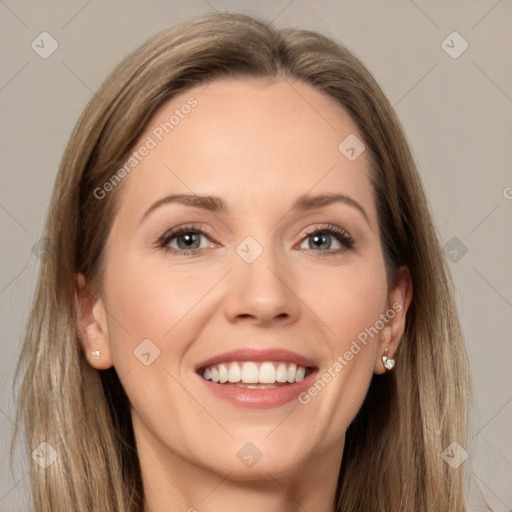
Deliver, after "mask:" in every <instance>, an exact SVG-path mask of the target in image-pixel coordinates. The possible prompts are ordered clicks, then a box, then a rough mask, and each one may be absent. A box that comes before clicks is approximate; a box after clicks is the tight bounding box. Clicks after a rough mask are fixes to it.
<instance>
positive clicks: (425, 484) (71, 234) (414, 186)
mask: <svg viewBox="0 0 512 512" xmlns="http://www.w3.org/2000/svg"><path fill="white" fill-rule="evenodd" d="M223 76H224V77H225V76H234V77H236V76H250V77H259V78H267V79H273V78H278V77H282V78H284V79H292V80H301V81H304V82H306V83H307V84H310V85H311V86H312V87H314V88H316V89H317V90H320V91H322V92H323V93H325V94H326V95H327V96H328V97H330V98H331V99H332V100H334V101H335V102H337V103H338V104H339V105H340V106H341V107H343V108H344V109H345V110H346V111H347V112H348V113H349V114H350V116H351V117H352V119H353V121H354V122H355V123H356V125H357V127H358V128H359V132H360V134H361V137H362V138H363V139H364V143H365V145H366V149H367V152H368V153H367V154H368V155H369V156H370V162H371V179H372V183H373V186H374V197H375V201H376V205H377V210H378V217H379V226H380V234H381V241H382V247H383V251H384V255H385V261H386V269H387V276H388V280H389V281H390V282H392V281H393V279H394V278H395V275H396V270H397V268H398V267H399V266H400V265H406V266H407V267H408V268H409V271H410V275H411V278H412V282H413V288H414V296H413V300H412V303H411V306H410V308H409V311H408V314H407V320H406V330H405V334H404V337H403V340H402V343H401V345H400V348H399V350H398V353H397V354H396V359H397V366H396V369H395V370H394V371H393V372H389V373H387V374H385V375H375V376H374V378H373V380H372V383H371V385H370V389H369V392H368V395H367V397H366V399H365V402H364V404H363V406H362V408H361V410H360V411H359V413H358V415H357V417H356V418H355V420H354V421H353V423H352V424H351V425H350V427H349V429H348V431H347V435H346V444H345V449H344V454H343V460H342V465H341V468H340V473H339V479H338V488H337V495H336V500H337V501H336V510H337V511H338V512H341V511H343V512H356V511H365V512H368V511H375V512H377V511H378V512H386V511H389V512H391V511H392V512H398V511H404V512H412V511H414V512H431V511H443V512H461V511H467V504H466V500H465V486H466V484H465V481H466V480H465V476H464V475H465V473H464V467H465V465H462V466H461V467H460V468H458V469H453V468H452V467H450V466H449V465H448V464H446V463H445V462H444V460H443V458H442V456H441V453H442V452H443V450H444V449H445V448H446V447H447V446H448V445H450V444H451V443H452V442H457V443H459V444H460V445H461V446H465V443H466V425H467V417H468V393H469V378H468V365H467V356H466V351H465V346H464V343H463V339H462V333H461V328H460V325H459V320H458V315H457V310H456V307H455V304H454V299H453V284H452V281H451V277H450V275H449V271H448V269H447V266H446V262H445V259H444V257H443V255H442V251H441V248H440V244H439V241H438V238H437V236H436V232H435V229H434V228H433V223H432V220H431V215H430V212H429V208H428V205H427V202H426V198H425V193H424V190H423V187H422V184H421V180H420V178H419V176H418V172H417V170H416V167H415V164H414V161H413V159H412V156H411V153H410V150H409V148H408V145H407V142H406V139H405V136H404V134H403V131H402V128H401V126H400V123H399V121H398V120H397V117H396V115H395V113H394V111H393V108H392V107H391V105H390V103H389V102H388V100H387V99H386V97H385V96H384V94H383V92H382V91H381V89H380V87H379V86H378V85H377V83H376V82H375V80H374V79H373V77H372V76H371V74H370V73H369V72H368V71H367V70H366V69H365V67H364V66H363V65H362V64H361V63H360V62H359V61H358V60H357V59H356V58H355V57H354V56H353V55H352V54H351V53H350V52H349V51H348V50H347V49H345V48H344V47H342V46H341V45H339V44H337V43H335V42H333V41H332V40H330V39H328V38H326V37H324V36H322V35H319V34H316V33H313V32H309V31H304V30H296V29H281V30H277V29H276V28H274V27H272V26H271V25H270V24H268V23H266V22H263V21H261V20H257V19H255V18H253V17H249V16H246V15H242V14H233V13H227V12H224V13H216V14H213V15H211V16H207V17H204V18H201V19H197V20H193V21H191V22H189V23H187V24H183V25H180V26H178V27H177V28H174V29H171V30H169V31H165V32H164V33H162V34H159V35H158V36H156V37H154V38H153V39H151V40H150V41H149V42H147V43H145V44H144V45H143V46H142V47H140V48H139V49H138V50H136V51H135V52H134V53H133V54H132V55H130V56H128V57H127V58H126V59H124V60H123V62H122V63H121V64H120V65H119V66H118V67H117V68H116V69H115V70H114V71H113V72H112V74H111V75H110V76H109V77H108V78H107V79H106V81H105V82H104V83H103V85H102V86H101V87H100V89H99V90H98V92H97V94H96V95H95V96H94V97H93V98H92V99H91V101H90V102H89V104H88V105H87V107H86V108H85V110H84V112H83V114H82V116H81V117H80V119H79V121H78V123H77V125H76V127H75V129H74V131H73V134H72V135H71V139H70V141H69V143H68V146H67V148H66V151H65V154H64V156H63V158H62V162H61V165H60V168H59V172H58V175H57V178H56V182H55V186H54V190H53V195H52V199H51V204H50V209H49V213H48V217H47V222H46V226H45V234H44V236H45V240H46V250H45V251H43V254H42V257H41V267H40V273H39V280H38V284H37V289H36V292H35V297H34V302H33V306H32V310H31V313H30V316H29V319H28V322H27V328H26V333H25V338H24V344H23V348H22V352H21V357H20V362H19V366H18V378H21V377H22V383H21V390H20V396H19V402H18V421H22V422H23V423H24V430H25V432H26V434H27V439H28V449H29V453H30V452H31V451H32V450H33V449H35V448H36V447H37V446H38V445H40V443H42V442H47V443H49V445H51V446H52V447H53V449H54V450H55V451H56V453H57V454H58V458H57V460H56V461H55V462H53V464H51V465H50V466H49V467H47V468H46V469H43V468H41V467H40V466H39V465H38V464H35V463H32V464H31V481H32V492H33V499H34V502H35V507H36V510H37V512H58V511H66V512H68V511H70V510H77V511H78V510H79V511H99V510H100V511H102V512H141V511H142V509H143V502H144V496H143V486H142V478H141V472H140V466H139V462H138V457H137V452H136V447H135V441H134V436H133V430H132V427H131V420H130V415H129V406H128V401H127V398H126V395H125V394H124V391H123V388H122V385H121V382H120V378H119V376H118V375H117V374H116V372H115V370H114V369H113V368H112V369H110V370H106V371H96V370H94V369H92V368H91V366H90V365H89V364H88V363H87V362H86V360H85V358H84V356H83V353H82V350H81V346H80V343H79V340H78V335H77V327H76V325H77V318H76V303H75V300H76V299H75V294H76V285H75V275H76V273H77V272H81V273H83V274H84V275H85V276H86V278H88V279H89V280H91V281H92V282H100V281H101V271H102V258H103V253H104V251H103V250H104V247H105V242H106V240H107V237H108V234H109V229H110V226H111V225H112V219H113V215H114V213H115V204H116V200H117V199H116V198H117V197H118V196H119V193H120V190H119V189H121V188H122V185H121V186H119V187H116V190H114V191H113V192H111V193H110V194H107V195H106V197H104V198H103V199H101V200H98V199H97V197H95V195H94V190H95V189H97V187H101V185H102V184H103V183H105V182H106V181H107V180H108V179H109V178H110V177H111V176H112V174H113V172H115V170H117V169H119V167H120V166H122V164H123V162H124V160H125V159H126V157H127V155H128V154H129V153H130V151H131V149H132V147H133V145H134V143H135V142H136V140H137V139H138V138H139V136H140V135H141V133H142V132H143V130H144V129H145V127H146V125H147V123H148V121H149V119H150V118H151V117H152V115H153V114H154V113H155V112H156V110H157V109H158V108H159V107H160V106H161V105H162V104H163V103H164V102H165V101H167V100H168V99H170V98H171V97H173V96H174V95H176V94H178V93H180V92H183V91H185V90H187V89H188V88H191V87H193V86H197V85H199V84H201V83H206V82H208V81H211V80H214V79H216V78H217V77H223ZM121 377H122V376H121ZM29 460H30V459H29Z"/></svg>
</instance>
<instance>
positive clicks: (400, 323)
mask: <svg viewBox="0 0 512 512" xmlns="http://www.w3.org/2000/svg"><path fill="white" fill-rule="evenodd" d="M412 288H413V287H412V280H411V275H410V273H409V269H408V268H407V267H400V268H399V269H398V272H397V276H396V279H395V282H394V284H393V286H392V287H391V289H390V290H389V293H388V304H387V310H386V311H385V312H384V316H385V318H386V322H385V326H384V327H383V328H382V330H381V333H380V337H379V344H378V345H379V348H378V351H377V358H376V360H375V368H374V373H377V374H381V373H384V372H385V371H387V369H386V367H385V366H384V362H383V361H382V356H383V355H384V354H386V349H387V350H388V352H387V354H386V355H387V357H388V358H389V359H393V357H394V354H395V353H396V351H397V349H398V346H399V344H400V341H401V340H402V336H403V335H404V331H405V318H406V314H407V310H408V309H409V305H410V304H411V301H412V294H413V289H412ZM381 318H382V316H381Z"/></svg>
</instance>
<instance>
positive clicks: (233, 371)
mask: <svg viewBox="0 0 512 512" xmlns="http://www.w3.org/2000/svg"><path fill="white" fill-rule="evenodd" d="M306 371H307V369H306V368H305V367H304V366H297V365H296V364H295V363H280V362H272V361H265V362H263V363H260V364H259V365H258V364H257V363H254V362H252V361H245V362H233V363H223V364H218V365H214V366H210V367H208V368H206V369H205V370H204V371H203V378H205V379H206V380H211V381H212V382H220V383H221V384H224V383H226V382H231V383H243V384H266V385H267V386H243V387H247V388H249V389H253V388H255V389H261V388H264V387H277V386H269V385H270V384H275V383H276V382H280V383H285V382H288V383H290V384H292V383H294V382H301V381H302V380H304V378H305V376H306Z"/></svg>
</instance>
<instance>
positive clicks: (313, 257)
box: [84, 79, 408, 479]
mask: <svg viewBox="0 0 512 512" xmlns="http://www.w3.org/2000/svg"><path fill="white" fill-rule="evenodd" d="M186 105H188V107H186ZM172 116H174V117H172ZM166 123H167V124H166ZM347 137H351V139H348V140H349V142H350V141H351V142H352V144H348V146H347V143H345V146H344V145H343V144H342V146H341V150H340V148H339V146H340V143H342V142H343V141H344V140H345V139H346V138H347ZM354 137H359V139H360V138H361V137H360V136H359V134H358V130H357V129H356V127H355V125H354V124H353V122H352V121H351V119H350V118H349V116H348V115H347V114H346V113H345V112H344V111H342V110H341V109H339V108H337V107H336V104H335V103H334V102H333V101H332V100H331V99H330V98H328V97H326V96H324V95H323V94H322V93H321V92H319V91H317V90H315V89H313V88H311V87H310V86H308V85H306V84H303V83H299V82H294V83H293V84H290V83H289V82H287V81H284V80H278V81H273V82H261V81H259V82H258V81H256V80H252V79H243V80H241V79H236V80H235V79H225V80H217V81H214V82H212V83H210V84H209V85H208V86H202V87H199V88H195V89H191V90H188V91H187V92H185V93H182V94H181V95H180V96H177V97H175V98H173V99H172V100H171V101H170V102H169V103H167V104H165V105H164V106H163V107H162V108H161V109H160V110H159V112H158V113H157V115H156V116H155V117H154V118H153V119H152V121H151V123H150V124H149V126H148V128H147V130H146V132H145V133H144V134H143V135H142V136H141V138H140V140H139V142H138V143H137V144H136V145H135V148H134V150H137V151H138V154H139V157H140V161H139V157H137V162H136V164H135V165H134V166H133V168H132V169H130V172H129V173H127V176H126V177H124V179H123V182H122V184H121V186H120V189H119V191H115V192H119V197H118V198H117V199H118V209H117V211H116V214H115V217H114V219H113V224H112V228H111V231H110V235H109V239H108V242H107V245H106V247H105V267H104V274H103V277H102V288H101V293H100V297H99V298H98V301H97V302H96V304H95V305H94V308H93V309H92V313H91V315H92V316H91V321H90V323H89V324H88V325H87V326H86V327H85V328H84V332H85V335H84V339H85V343H86V345H87V353H88V354H90V353H91V351H93V350H96V349H100V354H101V355H100V357H99V359H98V358H96V357H93V356H89V359H90V363H91V364H92V365H93V366H94V367H96V368H108V367H110V366H112V365H113V366H115V368H116V370H117V373H118V375H119V376H120V378H121V381H122V384H123V387H124V388H125V390H126V393H127V395H128V397H129V399H130V402H131V414H132V419H133V424H134V430H135V435H136V438H137V444H138V447H139V451H140V453H141V457H146V456H147V457H148V458H151V460H152V461H153V463H154V464H160V463H161V464H167V465H170V466H173V467H180V468H181V469H182V470H183V471H185V472H186V471H187V468H191V467H195V468H202V469H203V470H206V471H213V472H216V473H220V474H223V475H225V474H227V473H228V472H231V477H232V478H237V479H252V478H258V475H260V476H261V475H268V473H271V474H272V475H273V476H274V477H275V478H279V477H283V476H286V475H290V474H293V472H295V471H297V470H298V469H299V468H301V467H302V468H304V467H309V468H315V467H319V466H320V465H322V464H323V465H325V464H328V463H332V466H333V467H336V468H337V467H339V461H340V458H341V454H342V449H343V441H344V434H345V431H346V429H347V427H348V426H349V424H350V422H351V421H352V420H353V418H354V417H355V415H356V413H357V411H358V409H359V408H360V406H361V404H362V402H363V400H364V397H365V395H366V392H367V390H368V386H369V384H370V380H371V378H372V375H373V373H382V372H383V371H384V367H383V365H382V361H381V356H382V354H383V352H384V350H385V349H386V348H387V347H389V356H392V354H393V353H394V351H396V347H397V345H398V343H399V339H400V336H401V333H402V330H403V320H404V313H405V309H406V307H407V305H408V301H407V290H406V287H405V286H403V285H402V284H401V282H400V281H398V282H397V283H398V284H396V285H394V286H392V287H388V284H387V280H386V273H385V267H384V258H383V251H382V247H381V245H380V238H379V231H378V221H377V211H376V207H375V203H374V200H373V190H372V186H371V183H370V180H369V166H368V160H367V157H366V154H365V152H364V151H362V152H361V153H360V154H359V156H357V153H358V152H359V151H360V149H361V147H360V146H358V144H361V142H358V141H357V139H354ZM143 146H146V148H148V149H147V151H145V150H140V148H141V147H143ZM350 147H354V148H355V151H351V150H350ZM354 156H357V158H355V159H354ZM348 157H350V158H348ZM132 163H134V162H132ZM115 192H109V193H115ZM91 340H94V341H91ZM214 381H217V382H214ZM290 381H291V382H290ZM144 454H146V455H144ZM163 461H165V462H163ZM329 461H330V462H329ZM305 465H306V466H305Z"/></svg>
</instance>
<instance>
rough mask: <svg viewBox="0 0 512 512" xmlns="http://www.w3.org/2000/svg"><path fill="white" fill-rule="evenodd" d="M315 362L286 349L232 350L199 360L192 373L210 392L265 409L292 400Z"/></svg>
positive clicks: (309, 380)
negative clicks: (194, 373) (194, 371)
mask: <svg viewBox="0 0 512 512" xmlns="http://www.w3.org/2000/svg"><path fill="white" fill-rule="evenodd" d="M317 371H318V366H317V365H316V364H315V362H313V361H312V360H311V359H308V358H306V357H304V356H301V355H299V354H296V353H294V352H290V351H288V350H281V349H276V350H252V349H250V350H246V349H243V350H236V351H232V352H227V353H225V354H221V355H219V356H216V357H213V358H210V359H208V360H206V361H203V362H202V363H200V364H199V365H198V366H197V367H196V373H197V375H198V376H199V378H200V379H201V381H202V382H203V383H204V384H205V386H206V389H207V390H209V391H210V392H211V393H213V395H214V396H216V397H217V398H220V399H222V400H225V401H228V402H229V403H231V404H232V405H236V406H238V407H251V408H257V409H266V408H271V407H279V406H282V405H285V404H286V403H288V402H291V401H293V400H296V399H297V397H298V395H299V394H300V393H301V392H303V391H304V390H306V389H307V388H308V387H309V386H310V385H311V384H312V383H313V380H314V375H315V374H316V373H317Z"/></svg>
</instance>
